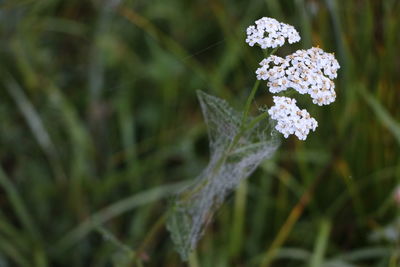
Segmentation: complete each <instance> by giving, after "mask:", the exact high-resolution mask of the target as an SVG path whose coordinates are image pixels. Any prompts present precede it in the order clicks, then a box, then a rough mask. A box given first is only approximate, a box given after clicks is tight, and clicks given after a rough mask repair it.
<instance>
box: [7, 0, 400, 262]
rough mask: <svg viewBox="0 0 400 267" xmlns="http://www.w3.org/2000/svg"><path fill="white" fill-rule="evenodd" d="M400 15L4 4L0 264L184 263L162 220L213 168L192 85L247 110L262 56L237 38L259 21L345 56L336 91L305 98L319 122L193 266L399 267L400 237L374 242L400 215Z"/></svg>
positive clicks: (172, 2)
mask: <svg viewBox="0 0 400 267" xmlns="http://www.w3.org/2000/svg"><path fill="white" fill-rule="evenodd" d="M399 14H400V3H399V1H397V0H385V1H372V0H369V1H368V0H357V1H356V0H353V1H344V0H323V1H322V0H321V1H317V0H285V1H278V0H268V1H261V0H260V1H243V2H235V1H227V0H218V1H205V0H195V1H179V0H169V1H161V0H152V1H148V0H147V1H144V0H136V1H133V0H125V1H103V2H102V1H94V0H93V1H79V0H69V1H61V0H41V1H29V0H25V1H22V0H20V1H18V0H14V1H11V0H10V1H0V37H1V43H0V61H1V65H0V85H1V89H0V125H1V131H0V266H142V265H143V266H185V264H183V263H181V262H180V260H179V258H178V255H177V253H175V252H174V249H173V247H172V244H171V241H170V240H169V237H168V233H167V232H166V231H165V229H164V227H163V225H162V216H163V214H164V213H165V211H166V209H167V204H168V198H169V197H170V196H171V194H173V192H175V191H176V190H177V189H178V188H180V187H181V186H182V185H183V184H182V183H184V182H185V181H188V180H190V179H192V178H194V177H195V176H196V175H197V174H198V173H199V172H200V171H201V169H202V168H203V167H204V166H205V164H206V163H207V160H208V145H207V134H206V130H205V126H204V123H203V120H202V117H201V112H200V107H199V104H198V102H197V99H196V94H195V91H196V90H197V89H201V90H205V91H207V92H209V93H212V94H214V95H217V96H219V97H223V98H225V99H227V100H228V101H229V102H231V103H232V104H233V105H234V106H236V107H238V108H240V107H241V105H242V104H243V102H244V101H245V98H246V96H247V94H248V93H249V91H250V89H251V86H252V84H253V82H254V80H255V75H254V70H255V68H256V66H257V62H259V61H260V60H261V58H262V53H261V51H259V49H256V48H250V47H247V45H246V44H245V42H244V39H245V34H244V31H245V29H246V27H247V26H248V25H250V24H251V23H253V21H254V20H255V19H258V18H260V17H262V16H271V17H274V18H276V19H278V20H281V21H284V22H286V23H289V24H292V25H294V26H295V27H296V28H297V29H298V30H299V31H300V33H301V36H302V38H303V39H302V42H301V44H299V45H294V46H286V47H284V48H282V49H280V50H279V53H280V54H282V55H285V54H287V53H290V52H291V51H294V50H295V49H297V48H300V47H301V48H306V47H309V46H311V45H314V46H316V45H319V46H320V47H322V48H323V49H324V50H326V51H329V52H335V54H336V56H337V58H338V60H339V62H340V64H341V66H342V68H341V70H340V73H339V79H338V81H337V82H336V84H337V95H338V98H337V101H336V102H335V103H334V104H333V105H331V106H329V107H324V108H318V109H317V108H313V107H311V105H310V103H309V102H307V101H306V100H304V101H302V100H300V101H301V102H302V104H303V105H304V106H307V107H309V108H310V113H312V115H313V116H315V117H316V118H317V120H318V121H319V122H320V123H319V124H320V126H319V128H318V131H317V132H316V133H313V134H311V135H310V136H309V138H308V140H307V142H301V141H297V140H295V138H291V139H288V140H284V142H283V145H282V147H281V148H280V150H279V153H278V155H277V156H276V157H275V158H274V160H273V161H269V162H265V164H263V165H262V167H261V168H259V169H258V170H257V171H256V173H255V174H254V175H252V177H251V178H250V179H249V180H248V181H247V183H246V184H244V185H243V186H242V187H241V188H240V190H239V191H238V192H237V193H236V194H234V195H232V196H231V197H230V198H229V200H228V202H227V203H226V204H225V205H224V207H222V209H221V210H220V211H219V212H218V214H216V216H215V221H214V222H213V224H212V225H211V227H210V228H209V229H208V230H207V231H206V233H205V236H204V238H203V239H202V241H201V242H200V244H199V247H198V250H197V251H196V254H194V255H193V257H192V260H191V261H190V263H189V264H190V265H191V266H196V263H197V264H198V266H267V264H268V263H270V264H271V266H399V265H398V264H400V263H399V258H400V255H399V251H400V243H399V242H400V240H399V239H397V241H395V242H393V241H392V242H390V241H389V240H380V241H377V242H372V241H371V240H370V238H369V236H370V234H371V233H373V232H375V231H379V230H381V229H385V228H384V227H385V226H386V225H388V224H390V223H393V222H395V221H396V219H398V218H399V207H398V206H397V207H396V204H395V202H394V200H393V191H394V189H395V188H396V186H397V185H398V184H400V157H399V156H400V150H399V146H400V123H399V120H400V105H399V104H398V103H399V101H400V93H399V88H400V87H399V86H400V71H399V70H400V65H399V53H398V47H399V45H400V40H399V38H400V35H399V32H400V20H399V19H398V15H399ZM263 87H264V89H265V88H266V86H265V85H264V86H263ZM265 92H266V91H264V92H263V91H262V90H260V91H259V92H258V96H257V101H256V102H257V104H258V105H262V104H268V103H270V101H271V99H270V98H271V97H270V94H268V93H265ZM397 230H398V232H400V230H399V229H397ZM398 238H399V237H398ZM334 264H336V265H334Z"/></svg>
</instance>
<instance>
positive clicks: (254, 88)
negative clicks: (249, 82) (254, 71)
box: [240, 80, 260, 128]
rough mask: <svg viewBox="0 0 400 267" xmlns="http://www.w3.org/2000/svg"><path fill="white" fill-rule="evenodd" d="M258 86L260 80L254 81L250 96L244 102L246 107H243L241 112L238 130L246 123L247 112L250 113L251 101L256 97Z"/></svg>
mask: <svg viewBox="0 0 400 267" xmlns="http://www.w3.org/2000/svg"><path fill="white" fill-rule="evenodd" d="M259 85H260V80H256V82H255V83H254V86H253V89H252V90H251V92H250V95H249V97H248V98H247V100H246V105H245V108H244V111H243V117H242V122H241V125H240V128H242V127H243V126H244V124H245V123H246V120H247V116H248V115H249V111H250V105H251V101H252V100H253V99H254V96H255V95H256V92H257V90H258V87H259Z"/></svg>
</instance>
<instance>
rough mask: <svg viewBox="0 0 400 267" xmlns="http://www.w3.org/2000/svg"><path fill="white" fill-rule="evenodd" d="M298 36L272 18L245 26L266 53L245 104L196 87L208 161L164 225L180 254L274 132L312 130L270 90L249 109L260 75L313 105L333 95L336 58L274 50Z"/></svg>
mask: <svg viewBox="0 0 400 267" xmlns="http://www.w3.org/2000/svg"><path fill="white" fill-rule="evenodd" d="M298 41H300V35H299V33H298V32H297V31H296V29H295V28H294V27H293V26H291V25H288V24H285V23H281V22H278V21H277V20H275V19H273V18H266V17H264V18H261V19H259V20H257V21H256V22H255V25H252V26H249V27H248V28H247V38H246V42H247V43H248V44H249V45H250V46H254V45H258V46H260V47H261V48H262V49H266V51H267V52H266V55H267V56H266V58H265V59H263V60H262V61H261V62H260V67H259V68H258V69H257V70H256V77H257V80H256V82H255V85H254V87H253V89H252V91H251V93H250V94H249V97H248V99H247V101H246V104H245V107H244V110H243V111H242V112H238V111H235V110H234V109H233V108H231V107H230V106H229V105H228V103H227V102H226V101H224V100H222V99H219V98H217V97H214V96H210V95H208V94H206V93H204V92H201V91H199V92H198V98H199V101H200V104H201V108H202V111H203V115H204V117H205V121H206V124H207V126H208V133H209V139H210V154H211V155H210V162H209V164H208V166H207V167H206V168H205V169H204V170H203V172H202V173H201V174H200V175H199V176H198V177H197V178H196V179H195V180H194V182H193V183H192V184H191V185H190V186H188V187H187V188H185V189H184V190H182V191H181V192H180V193H179V194H178V195H177V196H176V199H174V201H173V204H172V208H171V210H170V213H169V216H168V220H167V227H168V229H169V231H170V232H171V236H172V239H173V241H174V243H175V245H176V247H177V250H178V252H179V253H180V254H181V256H182V258H183V259H187V257H188V255H189V253H190V252H191V251H192V250H193V249H195V247H196V244H197V242H198V240H199V239H200V237H201V235H202V234H203V232H204V229H205V227H206V226H207V224H208V223H209V222H210V220H211V218H212V215H213V213H214V212H215V210H216V209H217V208H218V207H219V206H220V205H221V204H222V203H223V201H224V199H225V196H226V195H227V194H228V193H229V192H231V191H232V190H233V189H235V188H236V187H237V186H238V184H239V183H240V181H242V180H243V179H245V178H247V177H248V176H249V175H250V174H251V173H252V172H253V171H254V170H255V169H256V168H257V167H258V165H259V164H260V163H261V162H262V161H263V160H265V159H267V158H270V157H272V155H273V154H274V152H275V151H276V149H277V148H278V146H279V138H278V134H277V132H280V133H282V134H283V136H284V137H285V138H288V137H289V135H292V134H294V135H295V136H296V137H297V138H298V139H300V140H305V139H306V138H307V136H308V134H309V133H310V131H315V129H316V128H317V126H318V123H317V121H316V120H315V119H314V118H312V117H311V116H310V114H309V113H308V111H307V110H305V109H300V108H299V107H298V106H297V105H296V100H295V99H293V98H289V97H286V96H274V97H273V102H274V105H273V106H272V107H271V108H269V109H268V110H260V111H261V112H260V114H259V115H258V116H256V117H251V116H249V110H250V106H251V103H252V101H253V99H254V96H255V94H256V92H257V90H258V88H259V84H260V81H261V80H264V81H267V86H268V87H269V91H270V92H271V93H273V94H277V93H281V92H284V91H287V90H288V89H290V88H292V89H294V90H295V91H297V92H298V93H300V94H308V95H310V96H311V98H312V102H313V103H314V104H317V105H320V106H321V105H328V104H330V103H332V102H334V101H335V98H336V93H335V91H334V88H335V85H334V83H333V81H332V79H334V78H336V77H337V70H338V69H339V64H338V62H337V61H336V59H335V57H334V55H333V54H329V53H326V52H324V51H323V50H322V49H321V48H318V47H313V48H310V49H308V50H298V51H296V52H294V53H293V54H291V55H288V56H286V57H284V58H282V57H279V56H276V55H273V54H274V53H275V52H276V50H277V49H278V48H279V47H281V46H283V45H284V44H285V42H288V43H289V44H292V43H295V42H298Z"/></svg>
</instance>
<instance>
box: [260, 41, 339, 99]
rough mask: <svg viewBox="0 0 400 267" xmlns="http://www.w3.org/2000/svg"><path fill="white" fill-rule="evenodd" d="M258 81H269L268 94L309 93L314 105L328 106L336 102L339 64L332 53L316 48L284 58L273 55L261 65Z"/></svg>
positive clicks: (299, 51)
mask: <svg viewBox="0 0 400 267" xmlns="http://www.w3.org/2000/svg"><path fill="white" fill-rule="evenodd" d="M260 65H261V67H260V68H258V69H257V71H256V74H257V79H258V80H267V81H268V87H269V91H270V92H271V93H279V92H282V91H285V90H287V89H288V88H293V89H294V90H296V91H297V92H299V93H300V94H309V95H310V96H311V98H312V101H313V103H314V104H317V105H320V106H322V105H328V104H330V103H332V102H334V101H335V99H336V93H335V84H334V83H333V81H332V79H334V78H336V77H337V70H338V69H339V68H340V66H339V63H338V62H337V60H336V59H335V57H334V55H333V54H330V53H326V52H324V51H323V50H322V49H321V48H318V47H313V48H310V49H308V50H297V51H296V52H295V53H293V54H291V55H288V56H286V57H285V58H281V57H277V56H270V57H268V58H266V59H264V60H263V61H261V62H260Z"/></svg>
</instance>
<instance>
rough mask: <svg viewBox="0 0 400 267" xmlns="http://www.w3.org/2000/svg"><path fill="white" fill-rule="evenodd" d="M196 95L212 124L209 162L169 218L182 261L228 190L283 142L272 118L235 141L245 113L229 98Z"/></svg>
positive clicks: (173, 206)
mask: <svg viewBox="0 0 400 267" xmlns="http://www.w3.org/2000/svg"><path fill="white" fill-rule="evenodd" d="M197 95H198V98H199V101H200V104H201V109H202V112H203V115H204V119H205V122H206V125H207V127H208V135H209V142H210V161H209V163H208V165H207V167H206V168H205V169H204V170H203V171H202V173H201V174H200V175H199V176H197V177H196V179H194V181H193V183H192V184H191V185H189V186H188V187H187V188H185V189H183V190H182V191H181V192H179V193H178V194H177V196H176V198H175V199H174V201H173V204H172V208H171V210H170V213H169V216H168V218H167V228H168V230H169V231H170V233H171V238H172V240H173V242H174V244H175V246H176V249H177V251H178V252H179V253H180V255H181V258H182V259H183V260H187V258H188V256H189V253H190V252H191V251H192V250H193V249H195V247H196V244H197V242H198V241H199V239H200V238H201V236H202V235H203V233H204V230H205V228H206V226H207V225H208V223H210V221H211V219H212V216H213V214H214V212H215V211H216V210H217V209H218V208H219V207H220V206H221V204H222V203H223V201H224V199H225V197H226V195H227V194H228V193H230V192H231V191H232V190H233V189H235V188H236V187H237V186H238V185H239V183H240V181H241V180H243V179H246V178H247V177H248V176H249V175H250V174H251V173H252V172H253V171H254V170H255V169H256V168H257V166H258V165H259V164H260V163H261V162H262V161H263V160H265V159H268V158H270V157H272V155H273V154H274V152H275V151H276V149H277V148H278V146H279V139H278V137H277V136H276V134H275V133H276V132H275V130H274V127H273V126H274V125H273V123H272V122H270V121H269V120H268V119H265V120H263V121H261V122H259V123H258V124H257V125H255V126H254V127H253V128H252V129H250V130H248V131H246V132H245V133H243V134H242V136H241V138H240V139H239V141H238V142H237V143H236V145H234V146H232V143H233V140H234V138H235V136H236V135H237V134H238V133H239V131H240V123H241V116H242V115H241V113H239V112H237V111H235V110H234V109H232V108H231V107H230V106H229V104H228V103H227V102H226V101H225V100H222V99H220V98H217V97H214V96H211V95H208V94H206V93H204V92H202V91H198V92H197ZM251 119H252V118H249V119H248V122H249V121H251Z"/></svg>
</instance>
